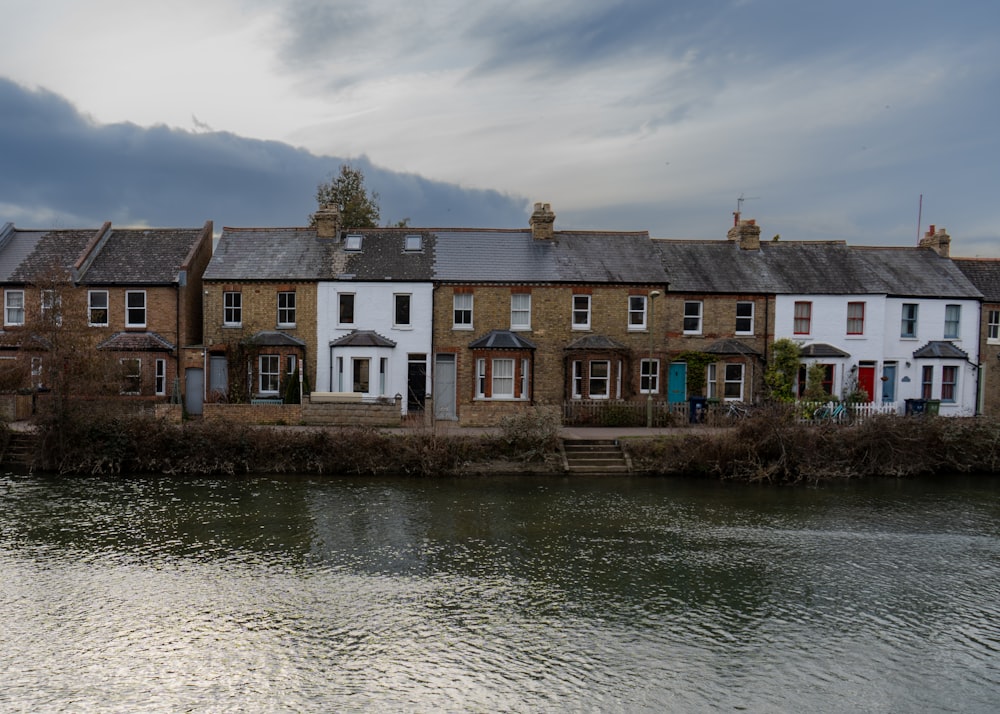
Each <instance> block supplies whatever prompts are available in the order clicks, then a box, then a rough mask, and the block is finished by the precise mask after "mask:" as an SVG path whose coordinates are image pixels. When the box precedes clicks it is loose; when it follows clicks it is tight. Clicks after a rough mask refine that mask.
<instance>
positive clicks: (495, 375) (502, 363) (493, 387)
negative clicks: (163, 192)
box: [490, 357, 516, 400]
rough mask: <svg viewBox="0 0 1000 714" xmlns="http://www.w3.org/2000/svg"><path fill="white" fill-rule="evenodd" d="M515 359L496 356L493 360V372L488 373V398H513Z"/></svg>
mask: <svg viewBox="0 0 1000 714" xmlns="http://www.w3.org/2000/svg"><path fill="white" fill-rule="evenodd" d="M514 365H515V360H514V359H513V358H511V357H497V358H494V360H493V372H492V374H491V375H490V391H491V394H490V399H506V400H510V399H513V398H514V382H515V377H516V375H515V373H514Z"/></svg>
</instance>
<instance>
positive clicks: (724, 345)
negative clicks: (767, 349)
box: [705, 339, 760, 357]
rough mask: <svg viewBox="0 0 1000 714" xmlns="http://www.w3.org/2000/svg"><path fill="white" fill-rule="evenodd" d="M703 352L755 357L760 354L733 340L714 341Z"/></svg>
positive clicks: (748, 346)
mask: <svg viewBox="0 0 1000 714" xmlns="http://www.w3.org/2000/svg"><path fill="white" fill-rule="evenodd" d="M705 352H707V353H708V354H713V355H755V356H757V357H759V356H760V352H758V351H757V350H755V349H754V348H753V347H751V346H750V345H747V344H744V343H743V342H740V341H739V340H735V339H725V340H716V341H715V342H713V343H712V344H710V345H709V346H708V347H706V348H705Z"/></svg>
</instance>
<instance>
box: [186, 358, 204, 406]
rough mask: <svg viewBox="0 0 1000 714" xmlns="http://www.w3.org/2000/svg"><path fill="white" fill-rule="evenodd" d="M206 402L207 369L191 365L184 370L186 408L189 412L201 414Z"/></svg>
mask: <svg viewBox="0 0 1000 714" xmlns="http://www.w3.org/2000/svg"><path fill="white" fill-rule="evenodd" d="M204 403H205V370H203V369H194V368H191V367H189V368H188V369H187V371H186V372H184V408H185V409H187V413H188V414H192V415H194V416H200V415H201V413H202V411H203V410H202V405H203V404H204Z"/></svg>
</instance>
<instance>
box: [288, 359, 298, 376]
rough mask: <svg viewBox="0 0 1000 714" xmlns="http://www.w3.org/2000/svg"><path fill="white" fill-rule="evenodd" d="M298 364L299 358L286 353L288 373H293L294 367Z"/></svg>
mask: <svg viewBox="0 0 1000 714" xmlns="http://www.w3.org/2000/svg"><path fill="white" fill-rule="evenodd" d="M298 366H299V360H298V358H297V357H296V356H295V355H288V374H289V375H292V374H295V370H296V368H297V367H298Z"/></svg>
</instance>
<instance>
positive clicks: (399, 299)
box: [392, 293, 413, 329]
mask: <svg viewBox="0 0 1000 714" xmlns="http://www.w3.org/2000/svg"><path fill="white" fill-rule="evenodd" d="M404 303H405V305H406V322H401V321H400V320H399V312H400V306H401V305H402V304H404ZM412 309H413V295H412V293H393V295H392V326H393V327H395V328H404V329H406V328H410V327H412V326H413V314H412V313H411V310H412Z"/></svg>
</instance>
